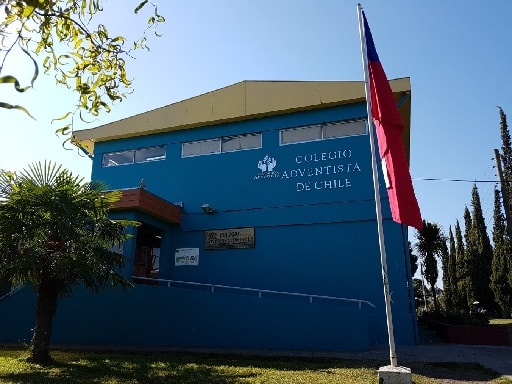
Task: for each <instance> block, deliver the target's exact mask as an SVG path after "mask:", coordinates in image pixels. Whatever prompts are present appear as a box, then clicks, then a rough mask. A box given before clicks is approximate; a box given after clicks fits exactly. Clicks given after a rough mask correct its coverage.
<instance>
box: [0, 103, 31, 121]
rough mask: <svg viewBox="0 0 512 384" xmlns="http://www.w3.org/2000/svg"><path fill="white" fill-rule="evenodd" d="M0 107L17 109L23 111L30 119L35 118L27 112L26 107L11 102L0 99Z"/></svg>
mask: <svg viewBox="0 0 512 384" xmlns="http://www.w3.org/2000/svg"><path fill="white" fill-rule="evenodd" d="M0 108H5V109H17V110H18V111H21V112H25V113H26V114H27V115H28V116H29V117H31V118H32V119H34V120H35V117H34V116H32V115H31V114H30V112H29V111H28V110H27V109H26V108H24V107H22V106H21V105H12V104H9V103H4V102H1V101H0Z"/></svg>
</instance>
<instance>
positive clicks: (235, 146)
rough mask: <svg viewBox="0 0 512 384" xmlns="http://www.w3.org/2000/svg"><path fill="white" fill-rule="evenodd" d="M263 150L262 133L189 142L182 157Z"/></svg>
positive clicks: (182, 149) (183, 147)
mask: <svg viewBox="0 0 512 384" xmlns="http://www.w3.org/2000/svg"><path fill="white" fill-rule="evenodd" d="M253 148H261V133H249V134H246V135H236V136H224V137H220V138H217V139H210V140H199V141H189V142H187V143H183V144H182V146H181V156H182V157H188V156H198V155H207V154H210V153H222V152H233V151H241V150H244V149H253Z"/></svg>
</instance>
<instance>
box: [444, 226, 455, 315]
mask: <svg viewBox="0 0 512 384" xmlns="http://www.w3.org/2000/svg"><path fill="white" fill-rule="evenodd" d="M448 242H449V244H450V246H449V251H448V260H447V263H446V268H445V266H444V264H443V287H444V297H445V303H444V304H445V307H446V309H447V310H453V309H456V308H457V301H458V300H457V251H456V247H455V239H454V237H453V232H452V227H451V226H450V228H449V229H448Z"/></svg>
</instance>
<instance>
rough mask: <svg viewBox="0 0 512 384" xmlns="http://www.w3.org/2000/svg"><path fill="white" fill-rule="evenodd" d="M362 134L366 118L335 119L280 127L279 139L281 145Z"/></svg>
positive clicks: (364, 132)
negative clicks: (284, 127) (285, 127)
mask: <svg viewBox="0 0 512 384" xmlns="http://www.w3.org/2000/svg"><path fill="white" fill-rule="evenodd" d="M364 134H366V120H351V121H336V122H332V123H324V124H314V125H307V126H304V127H298V128H290V129H282V130H281V131H280V141H281V145H282V144H292V143H303V142H307V141H315V140H324V139H332V138H336V137H344V136H354V135H364Z"/></svg>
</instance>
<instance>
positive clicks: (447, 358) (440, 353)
mask: <svg viewBox="0 0 512 384" xmlns="http://www.w3.org/2000/svg"><path fill="white" fill-rule="evenodd" d="M396 354H397V357H398V365H401V366H407V362H411V361H423V362H460V363H479V364H481V365H483V366H484V367H487V368H491V369H493V370H495V371H496V372H498V373H500V374H501V375H504V376H507V377H508V378H510V379H512V347H494V346H484V345H461V344H447V343H432V344H419V345H413V346H398V347H397V348H396ZM336 356H338V357H344V358H361V359H374V360H385V361H389V348H388V346H378V347H374V348H371V349H370V350H369V351H367V352H359V353H338V354H336Z"/></svg>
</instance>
